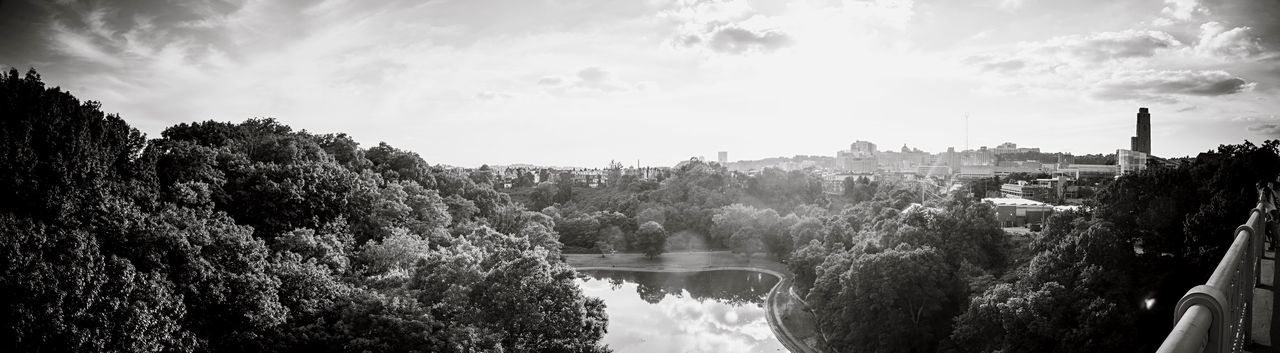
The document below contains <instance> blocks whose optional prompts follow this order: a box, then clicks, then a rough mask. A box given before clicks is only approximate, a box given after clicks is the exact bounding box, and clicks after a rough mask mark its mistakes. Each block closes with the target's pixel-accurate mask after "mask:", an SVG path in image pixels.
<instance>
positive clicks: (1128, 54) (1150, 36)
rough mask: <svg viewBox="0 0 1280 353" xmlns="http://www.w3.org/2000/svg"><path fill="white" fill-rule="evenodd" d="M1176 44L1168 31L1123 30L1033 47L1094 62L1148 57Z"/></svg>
mask: <svg viewBox="0 0 1280 353" xmlns="http://www.w3.org/2000/svg"><path fill="white" fill-rule="evenodd" d="M1180 46H1182V43H1181V42H1179V41H1178V40H1177V39H1175V38H1174V37H1173V36H1172V35H1170V34H1169V33H1165V32H1161V31H1138V30H1125V31H1120V32H1099V33H1092V34H1088V35H1068V36H1061V37H1055V38H1052V39H1049V40H1048V41H1045V42H1043V43H1041V44H1039V45H1038V48H1036V50H1039V51H1043V52H1047V53H1050V54H1057V55H1066V56H1070V57H1073V58H1076V59H1080V60H1084V61H1088V62H1094V63H1096V62H1102V61H1106V60H1118V59H1125V58H1143V57H1151V56H1155V55H1156V53H1157V52H1158V51H1160V50H1161V49H1170V48H1177V47H1180Z"/></svg>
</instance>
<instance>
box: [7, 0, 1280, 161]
mask: <svg viewBox="0 0 1280 353" xmlns="http://www.w3.org/2000/svg"><path fill="white" fill-rule="evenodd" d="M549 5H555V6H549ZM1278 11H1280V10H1278V9H1276V8H1274V7H1272V6H1268V4H1267V3H1266V2H1261V1H1259V2H1252V1H1251V2H1227V1H1214V0H1204V1H1197V0H1143V1H1124V2H1112V1H1100V0H1099V1H1080V2H1069V3H1052V2H1042V1H1031V0H1026V1H1014V0H1003V1H974V2H940V1H907V0H879V1H843V2H832V1H788V2H770V1H756V0H752V1H643V2H627V3H623V4H618V3H594V2H589V3H559V2H556V3H555V4H542V3H537V2H508V1H467V2H459V1H438V2H429V3H425V4H417V3H408V2H391V3H386V4H379V5H369V4H363V3H357V2H348V1H327V2H321V3H317V4H308V5H298V4H284V3H278V2H265V1H256V0H248V1H232V2H195V3H184V4H169V3H162V2H154V3H152V2H145V1H138V2H76V3H72V2H53V3H44V2H32V1H8V2H4V3H3V4H0V30H4V31H5V33H9V34H10V35H8V36H6V38H5V39H3V40H0V48H3V49H4V50H0V66H4V67H16V68H17V69H18V70H26V69H27V68H28V67H34V68H35V69H37V70H38V71H39V72H40V73H41V74H42V75H43V76H44V80H45V81H46V82H48V83H49V84H50V85H58V86H61V87H63V88H64V89H67V90H69V91H70V92H72V93H73V94H75V95H76V96H78V97H81V98H83V99H92V100H98V101H100V102H102V104H103V109H104V111H107V112H118V113H119V114H121V115H122V116H123V117H124V118H125V119H126V121H128V122H130V124H133V125H135V126H137V127H139V129H140V130H142V131H143V132H145V133H147V134H148V135H149V136H150V137H153V138H154V137H159V132H160V131H161V130H162V129H163V128H165V127H167V126H171V125H174V124H177V123H182V122H191V121H203V120H208V119H213V120H219V121H233V122H239V121H243V120H245V119H249V118H253V117H272V118H276V119H278V120H280V121H281V122H282V123H285V124H288V125H290V126H293V127H295V128H297V129H306V130H308V131H312V132H317V133H329V132H346V133H348V134H350V135H351V136H353V137H354V138H355V139H356V140H357V141H359V142H361V143H362V144H363V145H364V146H372V145H376V144H377V143H378V142H380V141H385V142H387V143H389V144H391V145H393V146H396V147H399V148H404V149H408V150H412V151H415V152H417V153H419V154H421V155H422V157H423V158H425V159H426V160H428V161H429V162H431V163H440V164H447V165H456V166H479V165H481V164H518V163H529V164H538V165H565V166H599V165H605V164H607V163H608V161H610V160H619V161H627V162H624V164H628V165H630V164H631V163H632V162H634V161H637V160H639V161H641V163H642V164H644V165H655V166H659V165H672V164H675V163H678V162H679V161H682V160H687V159H688V158H690V157H698V156H702V157H707V158H708V159H713V158H715V156H716V152H717V151H729V152H731V153H732V156H733V159H732V160H752V159H760V158H768V157H777V156H794V155H829V154H831V153H832V152H833V151H834V150H835V149H839V148H842V146H844V145H846V144H847V143H848V142H849V141H852V140H856V139H866V140H872V141H877V143H880V144H881V145H882V146H886V148H889V147H896V146H901V145H902V144H907V145H909V146H911V147H917V148H920V149H922V150H927V151H934V152H937V151H945V150H946V149H947V148H948V147H955V148H956V149H964V146H965V144H966V142H967V143H968V145H969V148H971V149H973V148H977V147H978V146H982V145H987V146H994V145H997V144H999V143H1002V142H1006V141H1012V142H1016V143H1019V144H1022V145H1031V146H1037V147H1040V148H1042V149H1044V150H1046V151H1060V152H1066V153H1074V154H1087V153H1103V154H1106V153H1113V152H1114V151H1115V150H1116V149H1121V148H1126V147H1127V146H1129V141H1130V140H1129V138H1130V137H1131V136H1132V133H1133V131H1132V123H1133V112H1134V109H1135V108H1136V107H1139V106H1142V107H1150V108H1151V114H1152V131H1151V138H1152V146H1151V149H1152V152H1153V154H1154V155H1157V156H1162V157H1179V156H1185V155H1195V154H1196V153H1198V152H1202V151H1206V150H1210V149H1213V148H1215V147H1216V146H1218V145H1219V144H1230V143H1240V142H1241V141H1243V140H1246V139H1248V140H1250V141H1253V142H1255V143H1258V142H1261V141H1262V140H1265V139H1273V138H1276V137H1278V136H1280V116H1277V115H1276V112H1277V111H1280V100H1277V99H1275V97H1276V92H1277V85H1278V84H1280V55H1277V50H1278V49H1280V45H1278V44H1277V43H1280V41H1278V40H1277V36H1276V34H1278V33H1280V24H1277V23H1274V21H1269V20H1268V19H1270V18H1274V17H1275V16H1276V15H1277V12H1278ZM1097 13H1108V14H1112V15H1109V16H1103V17H1100V16H1096V14H1097ZM966 116H967V117H968V118H967V119H966ZM965 130H967V131H968V134H967V136H966V134H964V133H963V131H965ZM966 137H967V138H966ZM458 146H466V147H467V148H457V147H458Z"/></svg>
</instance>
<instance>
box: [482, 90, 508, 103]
mask: <svg viewBox="0 0 1280 353" xmlns="http://www.w3.org/2000/svg"><path fill="white" fill-rule="evenodd" d="M511 97H512V95H511V94H510V93H504V92H494V91H483V92H480V93H476V99H479V100H482V101H491V100H496V99H508V98H511Z"/></svg>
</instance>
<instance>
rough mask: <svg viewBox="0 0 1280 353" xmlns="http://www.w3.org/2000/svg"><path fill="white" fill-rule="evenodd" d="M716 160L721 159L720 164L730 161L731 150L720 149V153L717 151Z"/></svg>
mask: <svg viewBox="0 0 1280 353" xmlns="http://www.w3.org/2000/svg"><path fill="white" fill-rule="evenodd" d="M716 161H719V162H720V164H725V163H729V152H727V151H720V153H717V154H716Z"/></svg>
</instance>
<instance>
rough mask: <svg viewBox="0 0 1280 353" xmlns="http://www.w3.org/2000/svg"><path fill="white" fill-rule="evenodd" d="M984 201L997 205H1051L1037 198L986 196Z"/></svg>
mask: <svg viewBox="0 0 1280 353" xmlns="http://www.w3.org/2000/svg"><path fill="white" fill-rule="evenodd" d="M982 202H990V203H993V204H995V205H996V206H1044V207H1050V205H1049V204H1047V203H1044V202H1040V201H1036V200H1027V199H1015V198H1006V197H988V198H984V199H982Z"/></svg>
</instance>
